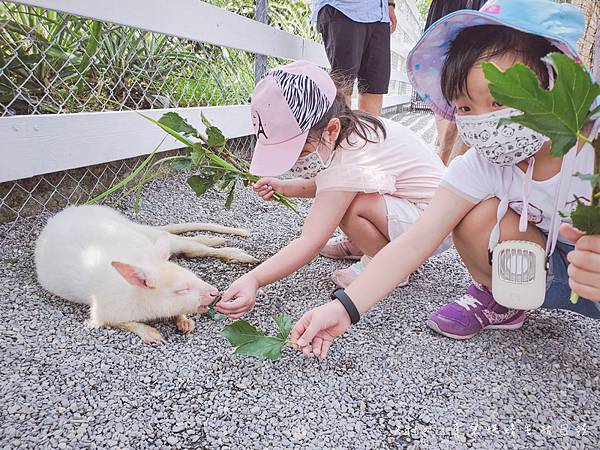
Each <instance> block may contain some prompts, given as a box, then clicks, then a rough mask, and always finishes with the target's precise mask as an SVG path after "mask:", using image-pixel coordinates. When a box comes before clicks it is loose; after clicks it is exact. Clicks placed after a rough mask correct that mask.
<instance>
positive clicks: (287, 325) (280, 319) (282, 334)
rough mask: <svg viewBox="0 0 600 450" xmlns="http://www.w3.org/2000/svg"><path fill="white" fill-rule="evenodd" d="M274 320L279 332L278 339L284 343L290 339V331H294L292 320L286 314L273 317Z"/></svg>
mask: <svg viewBox="0 0 600 450" xmlns="http://www.w3.org/2000/svg"><path fill="white" fill-rule="evenodd" d="M273 320H274V321H275V323H276V324H277V328H278V330H279V331H278V332H277V337H278V338H280V339H283V340H284V341H285V340H286V339H287V338H288V336H289V334H290V331H292V318H291V317H290V316H288V315H286V314H281V315H278V316H273Z"/></svg>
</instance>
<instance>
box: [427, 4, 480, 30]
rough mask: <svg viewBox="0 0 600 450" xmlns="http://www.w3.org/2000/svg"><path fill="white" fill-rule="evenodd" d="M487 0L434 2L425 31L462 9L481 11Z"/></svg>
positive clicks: (428, 14)
mask: <svg viewBox="0 0 600 450" xmlns="http://www.w3.org/2000/svg"><path fill="white" fill-rule="evenodd" d="M485 2H486V0H433V3H431V6H430V7H429V11H428V12H427V21H426V22H425V28H423V31H427V30H428V29H429V27H431V25H433V24H434V23H435V22H437V21H438V20H440V19H441V18H442V17H444V16H447V15H448V14H450V13H453V12H455V11H458V10H460V9H477V10H478V9H479V8H481V7H482V6H483V4H484V3H485Z"/></svg>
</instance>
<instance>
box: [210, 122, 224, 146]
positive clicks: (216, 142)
mask: <svg viewBox="0 0 600 450" xmlns="http://www.w3.org/2000/svg"><path fill="white" fill-rule="evenodd" d="M206 137H207V141H206V143H207V144H208V145H210V146H211V147H217V148H220V147H224V146H225V142H226V140H225V136H223V133H221V130H219V129H218V128H217V127H214V126H211V127H208V128H206Z"/></svg>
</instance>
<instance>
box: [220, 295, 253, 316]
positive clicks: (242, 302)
mask: <svg viewBox="0 0 600 450" xmlns="http://www.w3.org/2000/svg"><path fill="white" fill-rule="evenodd" d="M253 303H254V302H253V301H252V299H250V298H248V297H238V298H236V299H235V300H231V301H229V302H220V303H219V304H217V311H219V312H222V313H223V314H227V315H229V314H239V313H242V312H245V311H248V310H249V309H250V308H252V305H253Z"/></svg>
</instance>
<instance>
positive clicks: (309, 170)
mask: <svg viewBox="0 0 600 450" xmlns="http://www.w3.org/2000/svg"><path fill="white" fill-rule="evenodd" d="M325 142H326V141H325ZM321 147H322V145H319V146H318V147H317V149H316V150H315V151H314V152H312V153H309V154H308V155H306V156H302V157H300V158H298V160H297V161H296V163H295V164H294V165H293V166H292V168H291V169H290V172H292V173H293V174H294V175H295V176H296V177H298V178H304V179H307V180H309V179H311V178H314V177H316V176H317V175H318V174H319V172H321V171H322V170H325V169H327V168H328V167H329V166H330V165H331V161H332V160H333V156H334V153H335V151H331V152H330V153H329V158H327V161H323V158H321V155H320V154H319V149H320V148H321Z"/></svg>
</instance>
